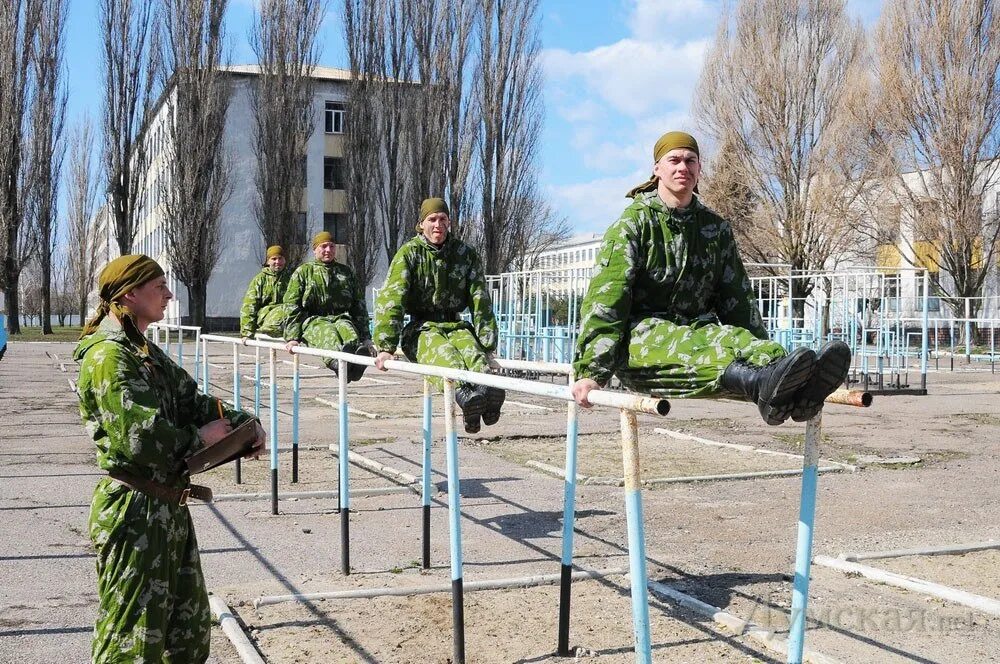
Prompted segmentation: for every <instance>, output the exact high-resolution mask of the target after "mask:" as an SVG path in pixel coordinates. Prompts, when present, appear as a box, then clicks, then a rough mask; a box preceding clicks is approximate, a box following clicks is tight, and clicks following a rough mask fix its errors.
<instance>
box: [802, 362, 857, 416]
mask: <svg viewBox="0 0 1000 664" xmlns="http://www.w3.org/2000/svg"><path fill="white" fill-rule="evenodd" d="M850 370H851V349H850V348H849V347H848V346H847V344H844V343H834V344H830V345H828V346H827V347H825V348H823V349H822V350H821V351H820V354H819V356H818V357H817V359H816V369H815V371H814V372H813V376H812V379H810V381H809V384H808V385H807V386H806V388H805V389H804V390H803V395H802V399H801V401H800V402H798V403H796V404H795V407H794V408H793V409H792V420H793V421H795V422H805V421H807V420H810V419H812V418H813V417H815V416H816V414H817V413H819V412H820V411H821V410H823V403H824V402H825V401H826V398H827V397H828V396H830V395H831V394H833V393H834V392H836V391H837V388H839V387H840V386H841V385H843V384H844V380H845V379H846V378H847V372H848V371H850Z"/></svg>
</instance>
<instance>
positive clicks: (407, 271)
mask: <svg viewBox="0 0 1000 664" xmlns="http://www.w3.org/2000/svg"><path fill="white" fill-rule="evenodd" d="M466 308H468V309H469V310H470V311H471V313H472V323H471V324H470V323H468V322H465V321H462V320H461V319H460V316H459V314H461V313H462V311H464V310H465V309H466ZM404 314H409V316H410V322H409V323H407V325H406V326H405V327H403V316H404ZM374 336H375V339H374V341H375V346H376V347H377V348H378V350H379V351H385V352H388V353H393V352H395V350H396V346H397V344H399V345H401V346H402V348H403V353H404V354H405V355H406V357H407V358H409V360H410V361H412V362H419V363H421V364H432V365H436V366H441V367H450V368H453V369H469V370H470V371H487V370H488V369H489V363H488V362H487V359H486V353H492V352H493V351H495V350H496V347H497V322H496V318H495V317H494V315H493V304H492V303H491V302H490V294H489V292H488V291H487V290H486V280H485V277H484V275H483V268H482V264H481V263H480V261H479V256H478V255H477V254H476V252H475V250H474V249H473V248H472V247H470V246H469V245H467V244H465V243H464V242H462V241H461V240H458V239H457V238H454V237H452V236H451V235H449V236H448V237H447V239H446V240H445V241H444V243H443V244H442V245H441V246H440V247H435V246H434V245H433V244H431V243H430V242H428V241H427V239H426V238H425V237H424V236H423V235H418V236H416V237H414V238H413V239H411V240H409V241H408V242H406V243H405V244H404V245H403V246H402V247H400V248H399V251H397V252H396V255H395V256H394V257H393V259H392V262H391V263H390V264H389V273H388V274H387V275H386V277H385V286H383V287H382V290H380V291H379V294H378V299H377V301H376V303H375V335H374ZM400 337H402V343H401V344H400ZM435 382H436V383H437V384H439V385H440V381H435Z"/></svg>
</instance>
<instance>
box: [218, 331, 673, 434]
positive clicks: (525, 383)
mask: <svg viewBox="0 0 1000 664" xmlns="http://www.w3.org/2000/svg"><path fill="white" fill-rule="evenodd" d="M201 338H202V339H204V340H205V341H221V342H224V343H230V344H242V345H245V346H254V347H259V348H274V349H277V350H284V349H285V347H284V345H282V344H276V343H271V342H266V341H254V340H252V339H248V340H246V341H243V340H241V339H238V338H235V337H224V336H220V335H214V334H203V335H201ZM289 352H291V353H293V354H296V355H311V356H313V357H323V358H329V359H334V360H344V361H345V362H348V363H351V364H363V365H365V366H369V367H371V366H374V365H375V360H374V358H370V357H367V356H364V355H355V354H353V353H343V352H339V351H332V350H323V349H320V348H304V347H302V346H293V347H292V348H291V350H290V351H289ZM385 367H386V368H387V369H389V370H392V371H401V372H403V373H409V374H414V375H417V376H434V377H437V378H446V379H450V380H458V381H463V382H466V383H475V384H477V385H487V386H489V387H497V388H500V389H502V390H511V391H513V392H522V393H524V394H535V395H538V396H542V397H551V398H553V399H560V400H562V401H573V395H572V393H571V392H570V388H569V387H568V386H566V385H548V384H545V383H538V382H535V381H529V380H523V379H521V378H511V377H509V376H497V375H494V374H486V373H479V372H477V371H467V370H464V369H451V368H447V367H436V366H431V365H427V364H417V363H415V362H402V361H399V360H387V361H386V362H385ZM587 399H588V400H589V401H590V403H592V404H594V405H595V406H605V407H608V408H624V409H626V410H632V411H635V412H640V413H647V414H650V415H661V416H662V415H666V414H667V413H669V412H670V402H669V401H667V400H666V399H654V398H652V397H645V396H641V395H637V394H628V393H625V392H610V391H605V390H594V391H592V392H591V393H590V394H589V395H588V396H587Z"/></svg>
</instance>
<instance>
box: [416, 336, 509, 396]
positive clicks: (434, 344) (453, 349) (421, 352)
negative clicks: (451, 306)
mask: <svg viewBox="0 0 1000 664" xmlns="http://www.w3.org/2000/svg"><path fill="white" fill-rule="evenodd" d="M402 337H403V343H402V346H403V353H405V354H406V357H407V358H408V359H409V360H410V361H411V362H419V363H420V364H431V365H433V366H436V367H448V368H450V369H468V370H469V371H480V372H485V371H488V370H489V363H488V362H487V361H486V351H485V350H483V347H482V346H481V345H480V343H479V339H477V338H476V334H475V332H473V331H472V328H471V326H470V325H469V324H468V323H465V322H454V323H451V322H448V323H431V322H424V323H422V324H420V325H414V326H407V328H406V329H404V330H403V335H402ZM430 381H431V384H432V385H434V387H436V388H437V389H441V388H442V386H443V384H444V381H442V380H441V379H439V378H431V379H430Z"/></svg>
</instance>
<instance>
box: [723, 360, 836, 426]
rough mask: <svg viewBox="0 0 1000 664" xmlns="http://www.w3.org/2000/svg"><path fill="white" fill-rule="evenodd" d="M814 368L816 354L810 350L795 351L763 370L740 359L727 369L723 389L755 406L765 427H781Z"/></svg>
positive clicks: (764, 367)
mask: <svg viewBox="0 0 1000 664" xmlns="http://www.w3.org/2000/svg"><path fill="white" fill-rule="evenodd" d="M815 364H816V353H815V352H814V351H813V350H812V349H811V348H796V349H795V350H794V351H792V352H791V353H789V354H788V355H786V356H785V357H782V358H779V359H777V360H774V361H773V362H771V363H770V364H768V365H767V366H763V367H755V366H754V365H752V364H749V363H748V362H747V361H746V360H743V359H739V360H736V361H735V362H733V363H732V364H730V365H729V366H728V367H726V371H725V373H723V374H722V387H723V388H724V389H726V390H728V391H729V392H732V393H733V394H737V395H740V396H743V397H746V400H747V401H753V402H754V403H756V404H757V409H758V410H759V411H760V416H761V417H762V418H764V421H765V422H767V423H768V424H771V425H775V424H781V423H782V422H784V421H785V420H787V419H788V417H789V416H790V415H791V412H792V407H793V405H794V402H795V399H796V397H798V396H799V392H800V391H801V390H802V388H803V387H805V385H806V383H808V381H809V379H810V378H811V377H812V373H813V365H815Z"/></svg>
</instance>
